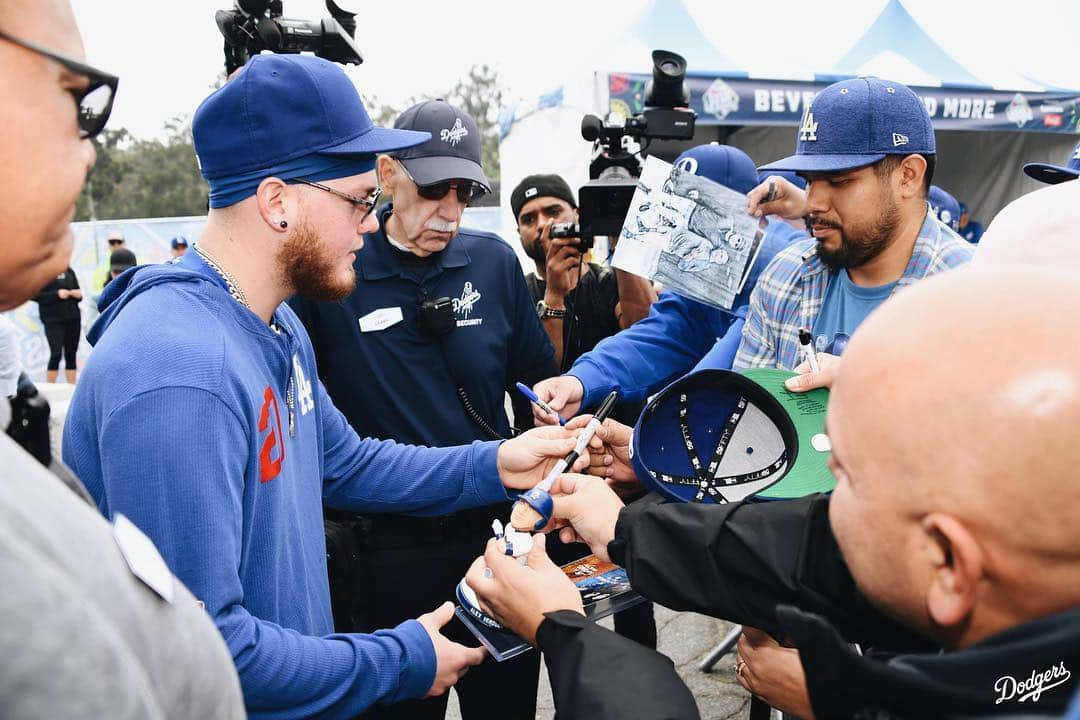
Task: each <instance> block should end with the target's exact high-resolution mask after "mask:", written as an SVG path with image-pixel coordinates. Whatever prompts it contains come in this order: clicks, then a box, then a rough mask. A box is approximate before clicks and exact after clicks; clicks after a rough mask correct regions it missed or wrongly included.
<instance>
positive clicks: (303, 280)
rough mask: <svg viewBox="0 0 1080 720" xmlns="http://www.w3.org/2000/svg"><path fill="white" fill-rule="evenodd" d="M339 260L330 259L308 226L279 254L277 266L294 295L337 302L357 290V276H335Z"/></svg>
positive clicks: (300, 229) (351, 272)
mask: <svg viewBox="0 0 1080 720" xmlns="http://www.w3.org/2000/svg"><path fill="white" fill-rule="evenodd" d="M340 263H341V258H334V257H329V256H328V255H327V252H326V250H325V249H324V248H323V244H322V242H321V241H320V238H319V234H318V233H317V232H316V231H315V230H314V229H313V228H312V227H311V225H310V224H309V223H307V222H304V223H303V224H302V225H300V226H299V227H298V228H297V229H296V232H295V233H293V235H292V237H290V238H289V239H288V240H286V241H285V242H284V243H283V244H282V246H281V249H280V250H279V251H278V266H279V267H280V268H281V272H282V273H283V274H284V276H285V281H286V282H287V283H288V284H289V285H290V286H291V287H292V288H293V291H294V292H295V293H296V294H297V295H300V296H301V297H304V298H307V299H308V300H316V301H319V302H338V301H339V300H344V299H345V298H347V297H348V296H349V293H351V292H352V291H353V288H354V287H355V286H356V272H355V271H354V270H353V269H352V268H351V267H350V268H349V272H348V274H347V275H346V274H340V275H339V274H336V273H337V272H338V271H337V267H338V266H339V265H340Z"/></svg>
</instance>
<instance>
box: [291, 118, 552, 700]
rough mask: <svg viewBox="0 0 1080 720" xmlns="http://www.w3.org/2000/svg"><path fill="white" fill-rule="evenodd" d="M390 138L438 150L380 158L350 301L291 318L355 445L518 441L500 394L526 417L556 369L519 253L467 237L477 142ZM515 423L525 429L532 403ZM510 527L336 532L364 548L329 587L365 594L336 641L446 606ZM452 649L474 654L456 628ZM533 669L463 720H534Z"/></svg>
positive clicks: (458, 124)
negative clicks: (492, 541) (534, 393)
mask: <svg viewBox="0 0 1080 720" xmlns="http://www.w3.org/2000/svg"><path fill="white" fill-rule="evenodd" d="M394 127H395V128H398V129H400V130H410V131H422V132H426V133H429V134H430V135H431V139H430V140H428V141H426V142H424V143H421V144H418V145H416V146H413V147H410V148H407V149H404V150H399V151H397V152H394V153H393V154H392V156H391V155H382V156H380V157H379V160H378V174H379V181H380V184H381V187H382V189H383V192H384V193H386V194H387V195H390V196H392V197H393V202H392V203H386V204H384V205H383V206H382V207H380V208H379V209H378V210H377V211H376V216H377V218H378V221H379V226H378V228H377V229H375V230H373V231H371V232H369V233H368V234H367V235H365V237H364V248H363V249H362V250H361V251H360V252H359V253H357V259H356V263H355V265H354V267H355V270H356V284H355V287H354V289H353V292H352V293H351V294H350V295H349V297H348V298H346V299H345V301H344V302H340V303H329V302H322V303H319V302H311V301H305V300H295V301H294V307H295V308H296V309H297V310H298V314H299V315H300V317H301V319H302V320H303V321H304V323H305V325H306V327H307V329H308V332H309V334H310V336H311V338H312V343H313V345H314V347H315V352H316V357H317V358H318V366H319V370H320V375H321V377H322V379H323V381H324V383H325V384H326V388H327V391H328V392H329V394H330V397H331V398H332V399H333V401H334V404H335V405H337V407H338V408H340V409H341V411H342V412H343V413H344V414H345V417H346V418H347V419H348V421H349V423H350V424H351V425H352V426H353V427H354V428H355V429H356V431H357V432H358V433H359V434H360V435H362V436H370V437H377V438H388V439H393V440H397V441H399V442H406V443H410V444H416V445H435V446H446V445H457V444H462V443H470V442H473V441H476V440H487V439H490V438H491V437H494V436H503V437H509V436H510V433H511V429H510V421H509V419H508V418H507V415H506V410H505V405H504V398H505V394H506V392H507V390H508V389H509V390H510V391H511V398H513V399H514V400H515V401H518V400H519V398H521V396H520V395H519V393H518V392H516V390H515V389H514V383H515V382H516V381H520V382H525V383H529V384H532V383H533V382H537V381H539V380H540V379H542V378H544V377H547V376H548V373H552V372H553V371H554V370H555V364H554V360H553V349H552V347H551V343H550V342H549V340H548V338H547V335H546V334H545V332H544V329H543V326H542V325H541V324H540V321H539V319H538V318H537V316H536V311H535V309H534V302H533V300H532V298H531V297H530V295H529V291H528V288H527V286H526V284H525V279H524V274H523V272H522V269H521V266H520V264H519V263H518V260H517V257H516V255H515V253H514V250H513V249H512V248H511V247H510V245H508V244H507V243H506V242H504V241H503V240H502V239H501V238H499V237H498V236H496V235H493V234H491V233H486V232H479V231H476V230H470V229H462V228H461V221H462V216H463V214H464V211H465V208H466V207H467V206H468V205H469V203H471V202H472V201H473V200H475V199H476V198H477V197H478V196H479V195H480V194H482V193H484V192H487V191H488V189H489V185H490V184H489V183H488V180H487V178H486V177H485V175H484V172H483V170H482V168H481V166H480V157H481V152H480V133H479V131H478V129H477V127H476V123H475V122H474V121H473V119H472V118H471V117H469V115H468V114H467V113H465V112H462V111H461V110H460V109H458V108H455V107H454V106H452V105H450V104H448V103H446V102H444V101H442V100H431V101H427V102H422V103H419V104H417V105H415V106H413V107H411V108H409V109H407V110H405V111H404V112H403V113H402V114H401V116H400V117H399V118H398V119H397V122H395V123H394ZM439 298H442V299H443V300H444V302H443V303H437V302H434V301H436V300H438V299H439ZM440 309H441V312H440ZM515 416H516V419H517V421H518V422H519V423H521V421H522V419H524V420H525V421H527V424H528V426H531V425H532V417H531V410H530V409H529V406H528V402H527V401H525V402H524V406H523V407H521V408H520V409H517V408H515ZM507 516H508V508H505V507H501V506H500V505H494V506H492V505H488V506H485V507H480V508H475V509H469V510H462V511H459V512H456V513H453V514H450V515H443V516H441V517H434V518H411V517H405V516H403V515H369V514H365V515H362V516H354V515H345V516H336V517H337V519H338V520H341V521H344V522H347V523H350V524H352V525H353V526H354V528H355V530H356V539H357V541H358V542H359V543H360V546H361V551H360V553H359V556H360V557H359V560H358V561H357V563H356V564H355V565H354V567H352V568H350V569H348V570H347V571H338V570H337V569H332V571H331V583H332V586H334V587H339V586H345V587H349V588H356V589H357V592H355V593H353V597H351V598H348V600H345V599H343V600H342V601H341V602H338V604H337V605H335V617H336V618H337V619H338V623H337V629H338V630H339V631H355V630H358V631H364V632H370V631H373V630H375V629H377V628H380V627H393V626H394V625H397V624H398V623H400V622H401V621H403V620H406V619H407V618H409V617H414V616H415V615H416V614H417V613H419V612H423V611H424V609H427V608H430V607H431V606H432V605H435V604H437V603H438V602H439V601H440V600H441V599H443V598H446V597H452V595H453V592H454V587H455V586H456V584H457V582H458V581H459V580H460V579H461V577H462V575H463V574H464V572H465V571H466V570H467V569H468V566H469V563H470V562H471V561H472V559H473V558H474V557H475V556H476V554H477V552H478V551H480V550H481V549H482V548H483V545H484V541H485V540H486V538H487V537H488V536H490V534H491V520H492V518H495V517H502V518H505V517H507ZM418 567H422V568H424V571H423V572H422V573H418V572H417V571H416V568H418ZM343 575H348V577H342V576H343ZM342 603H345V604H346V605H347V607H341V604H342ZM446 634H447V635H448V636H449V637H451V638H453V639H455V640H456V641H458V642H461V643H468V644H472V643H474V642H475V641H474V640H472V637H471V636H470V635H469V634H468V632H467V631H466V630H465V629H464V627H463V626H461V624H460V623H458V622H457V621H455V622H454V623H453V624H452V625H450V626H448V627H447V630H446ZM538 668H539V666H538V660H537V657H536V655H535V654H534V653H530V654H527V655H523V656H521V657H519V658H515V659H513V660H511V661H508V662H505V663H495V662H487V663H485V664H484V665H483V666H481V667H478V668H476V669H474V670H472V671H470V672H469V674H468V675H467V676H466V677H465V678H464V679H463V680H462V681H461V682H460V683H459V684H458V685H457V686H456V691H457V694H458V698H459V700H460V704H461V708H462V713H463V717H465V718H466V719H468V718H470V717H480V716H484V717H487V716H490V715H491V712H492V708H498V712H499V715H500V717H503V718H506V720H512V719H514V718H532V717H533V715H534V713H535V703H536V682H537V676H538ZM445 708H446V698H445V697H441V698H435V699H432V700H426V701H423V702H420V703H404V704H400V705H395V706H391V707H386V708H379V709H377V710H374V711H373V712H376V713H377V715H373V716H372V717H379V718H390V717H392V718H442V717H443V715H444V713H445Z"/></svg>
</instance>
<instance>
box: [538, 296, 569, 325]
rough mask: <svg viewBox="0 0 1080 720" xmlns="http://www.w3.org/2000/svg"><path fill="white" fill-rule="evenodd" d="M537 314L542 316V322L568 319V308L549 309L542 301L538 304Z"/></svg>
mask: <svg viewBox="0 0 1080 720" xmlns="http://www.w3.org/2000/svg"><path fill="white" fill-rule="evenodd" d="M536 314H537V315H539V316H540V319H541V320H544V319H546V318H564V317H566V308H553V307H548V306H547V305H546V304H545V303H544V301H543V300H540V301H539V302H537V303H536Z"/></svg>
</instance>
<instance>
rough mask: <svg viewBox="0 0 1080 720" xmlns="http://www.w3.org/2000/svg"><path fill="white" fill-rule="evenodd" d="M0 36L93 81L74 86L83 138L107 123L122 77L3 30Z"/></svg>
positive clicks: (95, 133) (92, 135)
mask: <svg viewBox="0 0 1080 720" xmlns="http://www.w3.org/2000/svg"><path fill="white" fill-rule="evenodd" d="M0 39H4V40H7V41H8V42H10V43H12V44H14V45H18V46H19V47H22V48H26V49H27V50H31V51H33V52H36V53H37V54H38V55H42V56H44V57H47V58H49V59H50V60H55V61H56V62H58V63H60V64H61V65H63V66H64V67H66V68H67V69H68V70H70V71H71V72H73V73H75V74H76V75H83V76H84V77H86V78H87V79H88V80H89V81H90V82H89V83H87V85H86V87H85V88H83V89H82V90H73V91H72V92H71V94H72V95H73V96H74V97H75V106H76V108H78V122H79V137H80V138H81V139H86V138H92V137H94V136H95V135H97V134H98V133H100V132H101V131H102V130H104V129H105V123H107V122H108V121H109V115H110V113H112V106H113V98H114V97H116V86H117V85H118V84H119V83H120V79H119V78H117V77H116V76H115V75H110V74H108V73H105V72H102V71H100V70H98V69H96V68H92V67H90V66H89V65H87V64H86V63H81V62H79V61H78V60H72V59H71V58H69V57H64V56H63V55H60V54H59V53H55V52H53V51H52V50H48V49H46V48H43V47H41V46H40V45H37V44H35V43H32V42H29V41H27V40H20V39H19V38H17V37H14V36H12V35H8V34H7V33H6V32H4V31H3V30H0Z"/></svg>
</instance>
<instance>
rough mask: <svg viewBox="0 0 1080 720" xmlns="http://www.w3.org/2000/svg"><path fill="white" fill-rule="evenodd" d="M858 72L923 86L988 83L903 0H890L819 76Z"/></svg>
mask: <svg viewBox="0 0 1080 720" xmlns="http://www.w3.org/2000/svg"><path fill="white" fill-rule="evenodd" d="M857 75H878V76H881V77H888V78H890V79H893V80H897V81H899V82H904V83H906V84H909V85H919V86H923V87H935V86H943V87H967V88H986V87H989V86H988V85H987V84H986V83H985V82H983V81H982V80H980V79H979V78H977V77H975V76H974V75H973V74H971V72H969V71H968V70H967V68H965V67H964V66H963V65H961V64H960V63H959V62H957V61H956V60H955V59H953V57H952V56H951V55H950V54H949V53H948V52H947V51H946V50H945V49H944V48H942V47H941V46H940V45H938V44H937V43H936V42H935V41H934V40H933V38H931V37H930V35H929V34H927V32H926V31H925V30H924V29H923V28H922V26H921V25H919V23H918V22H916V20H915V18H913V17H911V14H910V13H909V12H908V11H907V8H905V7H904V5H903V3H902V2H900V0H889V2H888V4H887V5H886V6H885V7H884V9H882V11H881V13H880V14H879V15H878V16H877V19H875V20H874V22H873V23H872V24H871V25H870V27H869V29H867V31H866V32H865V33H863V35H862V37H861V38H859V40H858V41H856V43H855V44H854V45H852V46H851V49H850V50H848V51H847V52H846V53H845V54H844V56H843V57H841V58H840V59H839V60H838V61H837V62H836V65H835V67H834V68H833V70H832V72H831V73H828V74H821V75H818V76H817V80H818V81H819V82H822V81H823V82H830V81H832V80H839V79H841V78H845V77H852V76H857Z"/></svg>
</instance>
